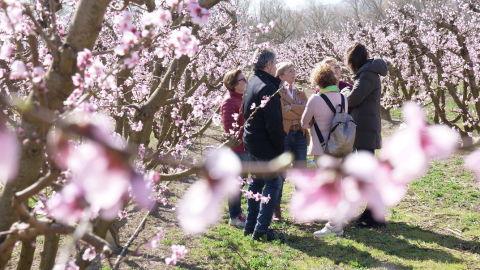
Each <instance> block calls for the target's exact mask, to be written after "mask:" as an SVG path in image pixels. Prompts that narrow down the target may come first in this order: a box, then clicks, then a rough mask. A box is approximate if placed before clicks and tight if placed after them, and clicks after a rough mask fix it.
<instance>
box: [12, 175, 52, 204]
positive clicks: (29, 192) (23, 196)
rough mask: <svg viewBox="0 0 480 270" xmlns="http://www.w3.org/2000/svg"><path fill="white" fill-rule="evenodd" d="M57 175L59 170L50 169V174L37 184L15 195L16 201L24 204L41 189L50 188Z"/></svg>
mask: <svg viewBox="0 0 480 270" xmlns="http://www.w3.org/2000/svg"><path fill="white" fill-rule="evenodd" d="M59 175H60V170H59V169H57V168H52V169H51V170H50V172H49V173H48V174H47V175H46V176H45V177H43V178H42V179H40V180H39V181H38V182H36V183H35V184H33V185H31V186H29V187H28V188H26V189H24V190H22V191H20V192H17V193H15V196H16V197H17V200H18V201H19V202H24V201H26V200H28V198H30V197H32V196H34V195H35V194H38V192H40V191H41V190H42V189H44V188H46V187H48V186H50V185H51V184H52V183H53V181H55V179H57V177H58V176H59Z"/></svg>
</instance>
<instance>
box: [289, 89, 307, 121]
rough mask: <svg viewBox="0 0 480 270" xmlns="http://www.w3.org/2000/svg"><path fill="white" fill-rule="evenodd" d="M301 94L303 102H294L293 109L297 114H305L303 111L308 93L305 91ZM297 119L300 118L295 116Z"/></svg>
mask: <svg viewBox="0 0 480 270" xmlns="http://www.w3.org/2000/svg"><path fill="white" fill-rule="evenodd" d="M300 96H301V100H302V101H303V104H292V111H293V112H294V113H296V114H298V115H299V116H300V115H302V114H303V112H304V111H305V105H306V104H305V100H307V94H305V92H303V91H302V92H301V94H300ZM295 119H299V118H295Z"/></svg>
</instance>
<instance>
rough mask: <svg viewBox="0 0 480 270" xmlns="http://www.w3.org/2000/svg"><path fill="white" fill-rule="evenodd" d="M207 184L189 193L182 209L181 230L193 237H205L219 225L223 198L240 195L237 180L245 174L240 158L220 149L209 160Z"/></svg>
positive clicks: (201, 181) (180, 215) (189, 190)
mask: <svg viewBox="0 0 480 270" xmlns="http://www.w3.org/2000/svg"><path fill="white" fill-rule="evenodd" d="M204 166H205V170H206V176H207V179H206V180H198V181H197V182H196V183H194V184H193V185H192V186H191V187H190V188H189V189H188V190H187V192H186V194H185V196H184V198H183V200H182V202H181V204H180V207H179V219H180V226H181V227H182V228H183V229H184V230H185V231H187V232H188V233H191V234H198V233H201V232H202V231H203V230H204V229H205V228H206V226H208V225H209V224H212V223H214V222H216V221H218V219H219V217H220V206H221V203H222V199H223V196H225V195H228V194H232V195H233V194H236V193H237V192H238V185H237V184H236V179H237V178H238V176H239V175H240V172H241V163H240V160H239V159H238V157H237V156H236V155H235V154H234V153H233V152H232V151H231V150H230V149H228V148H224V147H222V148H220V149H217V150H216V151H215V152H213V153H212V154H211V155H210V156H209V157H207V159H206V160H205V165H204Z"/></svg>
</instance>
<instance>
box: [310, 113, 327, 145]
mask: <svg viewBox="0 0 480 270" xmlns="http://www.w3.org/2000/svg"><path fill="white" fill-rule="evenodd" d="M312 121H313V126H314V127H315V132H316V133H317V136H318V140H319V141H320V145H322V146H323V145H324V144H325V139H323V136H322V132H320V129H319V128H318V125H317V122H315V116H313V117H312Z"/></svg>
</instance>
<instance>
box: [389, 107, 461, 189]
mask: <svg viewBox="0 0 480 270" xmlns="http://www.w3.org/2000/svg"><path fill="white" fill-rule="evenodd" d="M403 113H404V118H405V123H406V124H407V127H406V128H404V129H401V130H398V131H397V132H395V134H394V135H393V136H392V137H391V138H390V139H389V140H388V141H387V142H386V143H385V145H384V149H383V151H382V156H381V158H382V160H387V161H388V162H389V163H390V164H391V165H392V167H393V171H392V174H393V179H394V180H395V181H396V182H407V183H408V182H410V181H411V180H413V179H414V178H415V177H418V176H419V175H421V174H422V173H424V172H425V171H426V170H427V169H428V158H438V157H445V156H447V155H449V154H451V153H452V152H453V151H455V149H456V147H457V140H458V135H457V134H456V132H454V131H452V130H450V129H449V128H447V127H445V126H440V125H431V126H427V122H426V120H425V118H424V117H425V116H424V112H423V110H422V109H421V108H420V107H419V106H418V105H415V104H414V103H412V102H406V103H405V104H404V106H403Z"/></svg>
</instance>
